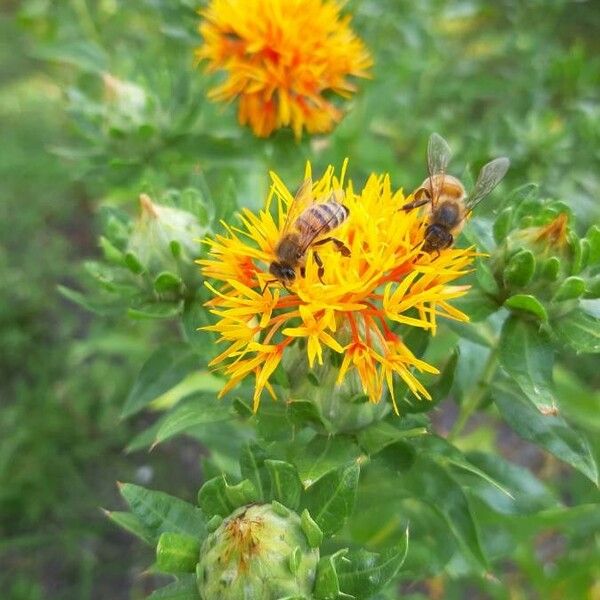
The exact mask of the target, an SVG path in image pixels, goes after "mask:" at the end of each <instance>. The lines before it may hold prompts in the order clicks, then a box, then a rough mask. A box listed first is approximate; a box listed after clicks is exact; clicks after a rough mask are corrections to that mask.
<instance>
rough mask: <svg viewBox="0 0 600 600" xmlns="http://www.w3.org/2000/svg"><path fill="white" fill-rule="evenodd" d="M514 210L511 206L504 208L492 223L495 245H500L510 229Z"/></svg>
mask: <svg viewBox="0 0 600 600" xmlns="http://www.w3.org/2000/svg"><path fill="white" fill-rule="evenodd" d="M513 213H514V209H513V207H512V206H509V207H508V208H505V209H504V210H503V211H502V212H501V213H500V214H499V215H498V216H497V217H496V220H495V221H494V228H493V231H494V240H496V244H502V242H504V240H505V239H506V236H507V235H508V234H509V232H510V230H511V228H512V220H513Z"/></svg>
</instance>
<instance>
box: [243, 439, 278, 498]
mask: <svg viewBox="0 0 600 600" xmlns="http://www.w3.org/2000/svg"><path fill="white" fill-rule="evenodd" d="M267 456H268V455H267V453H266V451H265V450H264V449H263V448H262V447H261V446H259V445H258V444H257V443H255V442H248V443H247V444H246V445H245V446H244V448H243V450H242V455H241V456H240V471H241V473H242V477H243V478H244V479H248V480H249V481H251V482H252V484H253V485H254V487H255V489H256V491H257V493H258V496H259V498H261V499H262V500H266V498H267V494H268V492H269V485H270V482H271V479H270V476H269V473H268V471H267V468H266V467H265V459H266V458H267Z"/></svg>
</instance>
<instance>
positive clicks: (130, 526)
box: [105, 510, 154, 544]
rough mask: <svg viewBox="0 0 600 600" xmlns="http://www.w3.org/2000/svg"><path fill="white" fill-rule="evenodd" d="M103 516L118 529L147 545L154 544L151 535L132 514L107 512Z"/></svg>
mask: <svg viewBox="0 0 600 600" xmlns="http://www.w3.org/2000/svg"><path fill="white" fill-rule="evenodd" d="M105 514H106V516H107V517H108V518H109V519H110V520H111V521H112V522H113V523H116V524H117V525H118V526H119V527H122V528H123V529H125V530H126V531H129V533H132V534H133V535H135V536H136V537H138V538H140V539H141V540H143V541H144V542H146V543H147V544H154V537H153V535H152V533H151V532H150V531H149V530H148V529H146V528H145V527H144V526H143V525H142V523H141V521H140V520H139V519H138V518H137V517H136V516H135V515H134V514H133V513H130V512H119V511H108V510H107V511H105Z"/></svg>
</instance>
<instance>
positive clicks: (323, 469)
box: [291, 435, 360, 488]
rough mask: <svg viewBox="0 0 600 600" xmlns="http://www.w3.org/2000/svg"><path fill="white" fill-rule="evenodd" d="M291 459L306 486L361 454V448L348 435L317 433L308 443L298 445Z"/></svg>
mask: <svg viewBox="0 0 600 600" xmlns="http://www.w3.org/2000/svg"><path fill="white" fill-rule="evenodd" d="M295 449H296V451H297V453H294V454H293V455H292V458H291V461H292V462H293V463H294V465H295V466H296V469H298V474H299V476H300V479H301V480H302V484H303V485H304V487H305V488H307V487H310V486H311V485H313V484H314V483H315V482H317V481H319V479H321V478H322V477H324V476H325V475H327V473H330V472H331V471H333V470H335V469H337V468H339V467H341V466H342V465H346V464H348V463H349V462H350V461H351V460H354V459H356V458H357V457H358V456H359V455H360V449H359V448H358V447H357V446H356V444H355V443H354V442H353V441H352V440H351V439H350V438H349V437H347V436H328V435H316V436H315V437H314V438H313V439H312V440H311V441H310V442H308V444H306V445H301V446H300V445H298V446H297V447H296V448H295Z"/></svg>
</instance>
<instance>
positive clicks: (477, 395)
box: [448, 345, 498, 441]
mask: <svg viewBox="0 0 600 600" xmlns="http://www.w3.org/2000/svg"><path fill="white" fill-rule="evenodd" d="M497 368H498V349H497V345H494V347H492V349H491V350H490V354H489V356H488V359H487V361H486V363H485V365H484V367H483V371H482V372H481V378H480V379H479V381H478V382H477V383H476V384H475V385H474V386H473V387H472V388H471V389H470V390H469V391H468V392H467V394H466V395H465V397H464V400H463V402H462V403H461V405H460V411H459V413H458V417H457V418H456V421H455V422H454V425H453V426H452V429H451V430H450V433H449V434H448V441H454V440H455V439H456V438H457V437H458V436H459V435H460V434H461V433H462V430H463V429H464V427H465V425H466V424H467V422H468V420H469V419H470V418H471V415H472V414H473V413H474V412H475V411H476V410H477V408H478V406H479V404H480V403H481V401H482V400H483V399H484V398H485V395H486V393H487V390H488V387H489V385H490V383H491V382H492V379H493V377H494V375H495V374H496V369H497Z"/></svg>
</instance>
